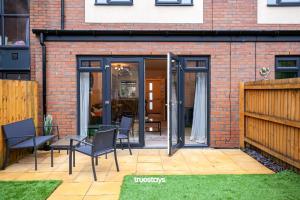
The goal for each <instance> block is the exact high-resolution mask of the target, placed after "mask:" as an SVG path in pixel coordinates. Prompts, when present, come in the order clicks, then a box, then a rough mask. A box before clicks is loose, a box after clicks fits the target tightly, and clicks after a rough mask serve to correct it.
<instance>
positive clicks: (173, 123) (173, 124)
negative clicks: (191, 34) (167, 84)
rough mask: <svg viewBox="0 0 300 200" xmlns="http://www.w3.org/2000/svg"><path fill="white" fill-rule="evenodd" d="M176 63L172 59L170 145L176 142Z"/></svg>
mask: <svg viewBox="0 0 300 200" xmlns="http://www.w3.org/2000/svg"><path fill="white" fill-rule="evenodd" d="M177 65H178V63H177V62H176V61H175V60H173V61H172V81H171V82H172V83H171V93H172V98H171V101H172V103H171V110H172V111H171V127H172V145H176V144H177V143H178V77H177V76H178V73H177V68H178V66H177Z"/></svg>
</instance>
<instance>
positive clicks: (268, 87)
mask: <svg viewBox="0 0 300 200" xmlns="http://www.w3.org/2000/svg"><path fill="white" fill-rule="evenodd" d="M245 89H246V90H286V89H300V83H298V84H292V83H289V84H278V85H247V86H246V85H245Z"/></svg>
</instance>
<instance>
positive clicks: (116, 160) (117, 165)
mask: <svg viewBox="0 0 300 200" xmlns="http://www.w3.org/2000/svg"><path fill="white" fill-rule="evenodd" d="M114 157H115V163H116V168H117V171H120V169H119V164H118V158H117V151H116V150H114Z"/></svg>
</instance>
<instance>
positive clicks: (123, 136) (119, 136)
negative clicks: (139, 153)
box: [117, 133, 128, 139]
mask: <svg viewBox="0 0 300 200" xmlns="http://www.w3.org/2000/svg"><path fill="white" fill-rule="evenodd" d="M117 138H118V139H127V138H128V136H127V135H126V134H122V133H119V134H118V137H117Z"/></svg>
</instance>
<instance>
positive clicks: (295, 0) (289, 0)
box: [268, 0, 300, 6]
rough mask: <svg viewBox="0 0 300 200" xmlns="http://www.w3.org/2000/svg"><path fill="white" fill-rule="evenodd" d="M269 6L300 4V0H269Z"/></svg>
mask: <svg viewBox="0 0 300 200" xmlns="http://www.w3.org/2000/svg"><path fill="white" fill-rule="evenodd" d="M268 6H300V0H268Z"/></svg>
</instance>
